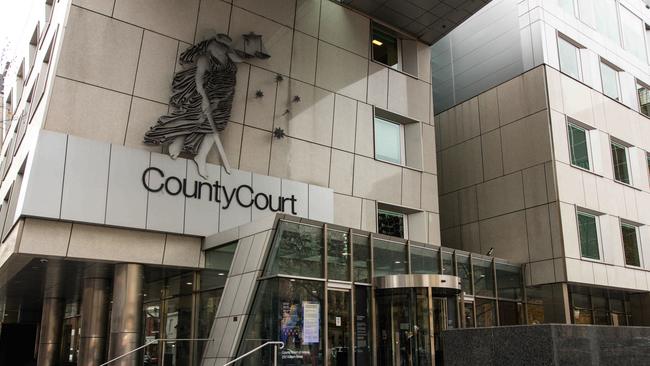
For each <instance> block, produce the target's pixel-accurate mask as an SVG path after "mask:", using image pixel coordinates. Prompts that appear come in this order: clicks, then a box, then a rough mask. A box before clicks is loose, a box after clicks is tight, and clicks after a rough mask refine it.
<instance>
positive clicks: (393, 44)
mask: <svg viewBox="0 0 650 366" xmlns="http://www.w3.org/2000/svg"><path fill="white" fill-rule="evenodd" d="M398 50H399V47H398V41H397V38H396V37H394V36H392V35H391V34H389V33H388V32H383V31H382V30H380V29H378V27H376V26H374V27H373V29H372V59H373V60H375V61H377V62H380V63H382V64H384V65H387V66H396V65H397V63H398V62H399V56H398V55H399V51H398Z"/></svg>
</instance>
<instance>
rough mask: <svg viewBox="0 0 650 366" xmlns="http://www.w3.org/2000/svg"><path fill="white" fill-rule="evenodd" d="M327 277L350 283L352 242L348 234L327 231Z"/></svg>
mask: <svg viewBox="0 0 650 366" xmlns="http://www.w3.org/2000/svg"><path fill="white" fill-rule="evenodd" d="M327 277H329V279H331V280H340V281H350V240H349V238H348V233H347V232H343V231H338V230H328V231H327Z"/></svg>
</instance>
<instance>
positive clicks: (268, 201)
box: [0, 0, 527, 366]
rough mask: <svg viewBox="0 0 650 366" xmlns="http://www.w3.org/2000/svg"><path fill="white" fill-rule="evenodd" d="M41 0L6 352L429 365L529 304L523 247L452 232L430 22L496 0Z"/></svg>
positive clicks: (18, 103)
mask: <svg viewBox="0 0 650 366" xmlns="http://www.w3.org/2000/svg"><path fill="white" fill-rule="evenodd" d="M34 3H35V5H34V8H33V9H35V10H34V13H35V16H34V17H33V23H32V24H31V27H33V28H31V29H33V32H30V34H29V37H27V38H26V39H25V40H24V48H21V49H20V50H19V57H18V60H19V61H18V62H17V63H16V64H15V65H12V69H11V70H12V71H11V73H10V74H11V76H12V77H11V78H7V79H6V80H5V90H4V92H5V93H4V96H5V97H4V102H5V103H4V106H5V107H4V109H3V121H5V122H4V123H3V143H2V150H1V155H2V161H1V163H0V164H1V165H0V172H1V173H2V184H1V185H0V197H2V198H3V201H2V204H1V205H0V222H1V224H0V225H1V226H2V228H1V230H0V232H1V233H2V244H1V245H0V288H1V292H0V300H1V301H0V304H1V306H2V310H3V312H2V328H1V329H0V357H1V358H0V363H2V364H5V363H6V364H12V365H22V364H29V362H32V361H33V360H37V364H38V365H100V364H103V363H105V362H108V361H111V363H110V364H111V365H136V364H138V365H140V364H141V365H162V364H165V365H178V366H181V365H221V364H223V363H225V362H226V361H227V360H229V359H233V358H234V357H236V356H237V355H242V354H244V353H245V352H246V351H247V350H249V349H252V348H254V347H256V346H258V345H262V344H264V343H265V342H267V341H282V342H284V345H285V347H284V348H283V349H281V350H278V354H277V360H278V362H279V363H280V364H284V365H295V364H312V365H323V364H328V365H333V364H336V365H355V364H356V365H367V364H378V365H387V364H396V365H400V364H404V363H406V362H408V363H409V364H414V365H425V364H426V365H432V364H435V363H436V358H438V360H439V354H440V346H439V335H440V332H441V331H442V330H444V329H446V328H452V327H464V326H475V325H477V326H492V325H511V324H521V323H524V322H525V321H526V318H527V308H526V301H525V299H526V297H525V289H524V285H523V283H524V282H523V277H522V270H521V266H520V263H513V262H508V261H506V260H501V259H496V258H495V257H492V256H489V255H483V254H487V253H483V252H481V251H477V253H473V254H472V253H469V252H467V251H463V250H454V249H448V248H445V247H442V246H441V244H443V243H442V242H441V239H440V210H439V205H438V193H439V192H438V191H439V185H438V181H439V179H438V172H439V170H438V167H437V162H436V161H437V159H436V156H437V155H436V137H435V136H436V134H435V127H434V117H433V116H434V112H433V102H432V95H431V93H432V87H431V51H430V47H429V43H432V42H434V41H435V40H437V39H439V38H440V37H442V36H443V35H444V34H446V33H447V32H449V31H450V30H451V29H452V28H453V27H454V26H456V25H457V24H459V23H461V22H462V21H463V20H464V19H466V18H467V17H468V16H469V15H471V14H472V13H474V12H476V11H477V10H478V9H480V8H481V7H482V6H483V5H484V3H485V2H484V1H467V2H465V3H463V4H462V5H458V6H449V5H448V4H444V3H440V2H437V1H431V2H428V1H419V2H417V5H416V2H413V3H410V2H371V3H367V2H366V3H363V2H356V1H352V2H349V3H348V4H347V6H342V5H341V4H339V3H337V2H333V1H329V0H300V1H294V0H274V1H256V0H234V1H220V0H192V1H173V0H165V1H160V0H156V1H154V0H143V1H127V0H108V1H103V0H73V1H66V0H58V1H57V0H53V1H50V0H48V1H40V2H38V1H35V2H34ZM425 42H426V43H425ZM240 58H241V59H240ZM188 75H192V76H193V77H191V78H190V77H188ZM197 75H202V76H201V77H198V76H197ZM14 76H15V79H14ZM200 85H202V86H200ZM204 94H205V95H204ZM204 98H205V99H204ZM204 104H207V106H204ZM224 116H225V117H224ZM183 118H185V119H183ZM211 119H217V122H218V123H215V122H214V121H212V120H211ZM170 121H172V122H170ZM188 121H189V122H190V123H188ZM161 126H162V127H161ZM205 126H208V127H207V128H208V129H207V130H206V129H205V128H204V127H205ZM161 130H163V131H164V134H163V136H164V138H165V139H167V140H164V141H161V140H156V138H161V137H160V136H161V135H155V134H156V133H159V132H160V131H161ZM152 131H153V132H152ZM153 135H155V136H157V137H155V138H154V137H152V136H153ZM179 136H182V138H179ZM145 137H146V141H148V142H165V143H163V144H158V145H156V144H153V145H152V144H147V143H144V142H143V141H145ZM212 138H214V139H215V143H214V146H213V144H212V140H210V139H212ZM206 141H207V142H209V144H207V145H205V146H207V147H208V148H210V150H203V148H200V147H199V146H201V147H203V146H204V142H206ZM217 141H218V142H217ZM219 146H221V147H222V149H219ZM202 152H203V153H207V154H206V155H201V153H202ZM202 158H205V159H202ZM203 160H206V161H207V164H203V162H204V161H203ZM481 253H482V254H481ZM503 256H506V253H503ZM157 340H160V341H157ZM140 346H144V347H143V348H142V349H141V350H138V351H137V352H133V353H129V352H131V351H132V350H135V349H136V348H138V347H140ZM251 357H253V358H249V359H247V361H245V363H248V364H255V365H258V364H261V363H267V362H269V363H270V361H271V358H272V357H273V348H270V347H269V348H264V349H263V350H262V351H260V353H256V354H255V355H254V356H251ZM115 359H117V360H115ZM113 360H114V361H113Z"/></svg>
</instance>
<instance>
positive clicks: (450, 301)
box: [447, 297, 458, 329]
mask: <svg viewBox="0 0 650 366" xmlns="http://www.w3.org/2000/svg"><path fill="white" fill-rule="evenodd" d="M454 328H458V300H457V298H456V297H448V298H447V329H454Z"/></svg>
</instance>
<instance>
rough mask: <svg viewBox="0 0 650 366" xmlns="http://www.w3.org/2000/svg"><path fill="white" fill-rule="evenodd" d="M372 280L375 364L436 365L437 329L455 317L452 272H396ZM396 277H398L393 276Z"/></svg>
mask: <svg viewBox="0 0 650 366" xmlns="http://www.w3.org/2000/svg"><path fill="white" fill-rule="evenodd" d="M388 277H393V278H390V279H388V278H381V279H379V281H377V282H376V284H377V289H376V292H375V304H376V311H377V313H376V314H377V317H376V319H377V340H376V341H377V364H378V365H394V366H424V365H426V366H433V365H440V364H441V360H442V354H441V349H440V333H441V332H442V331H443V330H444V329H446V328H447V324H448V319H449V318H452V319H453V318H454V317H455V312H456V306H455V304H456V301H455V295H456V294H457V293H458V289H459V288H460V285H459V284H458V278H457V277H455V276H441V275H399V276H388ZM396 277H400V278H396Z"/></svg>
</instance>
